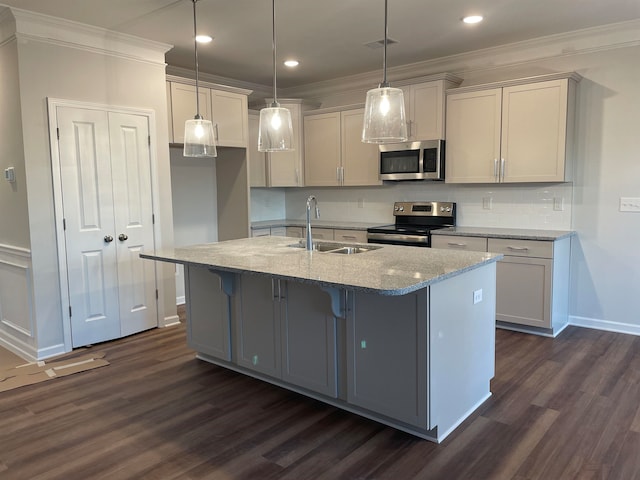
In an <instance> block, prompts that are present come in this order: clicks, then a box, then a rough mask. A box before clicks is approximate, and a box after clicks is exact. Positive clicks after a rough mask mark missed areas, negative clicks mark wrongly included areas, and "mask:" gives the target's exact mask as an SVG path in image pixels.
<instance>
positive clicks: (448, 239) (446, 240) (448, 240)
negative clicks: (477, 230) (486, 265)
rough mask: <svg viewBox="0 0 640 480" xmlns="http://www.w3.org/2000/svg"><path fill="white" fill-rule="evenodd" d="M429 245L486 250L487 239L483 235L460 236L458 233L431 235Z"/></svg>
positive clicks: (452, 248)
mask: <svg viewBox="0 0 640 480" xmlns="http://www.w3.org/2000/svg"><path fill="white" fill-rule="evenodd" d="M431 247H432V248H445V249H449V250H468V251H473V252H486V251H487V239H486V238H483V237H462V236H459V235H432V236H431Z"/></svg>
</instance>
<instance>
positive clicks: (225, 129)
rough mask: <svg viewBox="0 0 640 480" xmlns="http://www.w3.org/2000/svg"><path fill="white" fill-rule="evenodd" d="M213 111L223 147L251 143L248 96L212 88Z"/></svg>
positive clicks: (219, 139)
mask: <svg viewBox="0 0 640 480" xmlns="http://www.w3.org/2000/svg"><path fill="white" fill-rule="evenodd" d="M211 112H212V116H213V119H212V121H213V123H214V131H215V134H216V141H217V142H218V145H220V146H222V147H246V146H247V144H248V143H249V127H248V116H247V96H246V95H242V94H239V93H232V92H224V91H220V90H211Z"/></svg>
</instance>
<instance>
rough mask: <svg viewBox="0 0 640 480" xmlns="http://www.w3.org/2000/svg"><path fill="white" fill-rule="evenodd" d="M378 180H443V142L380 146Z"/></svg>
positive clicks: (427, 141)
mask: <svg viewBox="0 0 640 480" xmlns="http://www.w3.org/2000/svg"><path fill="white" fill-rule="evenodd" d="M380 180H444V140H424V141H421V142H402V143H387V144H384V145H380Z"/></svg>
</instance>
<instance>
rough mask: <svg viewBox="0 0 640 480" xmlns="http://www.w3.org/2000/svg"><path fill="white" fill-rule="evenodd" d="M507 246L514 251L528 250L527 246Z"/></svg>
mask: <svg viewBox="0 0 640 480" xmlns="http://www.w3.org/2000/svg"><path fill="white" fill-rule="evenodd" d="M507 248H508V249H509V250H514V251H516V252H526V251H528V250H529V247H512V246H511V245H509V246H507Z"/></svg>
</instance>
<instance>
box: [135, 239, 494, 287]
mask: <svg viewBox="0 0 640 480" xmlns="http://www.w3.org/2000/svg"><path fill="white" fill-rule="evenodd" d="M299 243H300V240H299V239H298V238H291V237H255V238H243V239H239V240H228V241H224V242H218V243H208V244H201V245H192V246H188V247H176V248H174V249H168V250H164V251H161V252H158V253H157V254H140V256H141V257H142V258H146V259H152V260H159V261H165V262H171V263H178V264H186V265H198V266H205V267H211V268H213V269H216V270H222V271H228V272H234V273H256V274H264V275H269V276H273V277H276V278H281V279H292V280H296V281H301V282H304V283H314V284H318V285H321V286H325V287H338V288H345V287H346V288H348V289H353V290H359V291H366V292H369V293H377V294H380V295H405V294H407V293H411V292H413V291H416V290H420V289H422V288H424V287H426V286H428V285H430V284H433V283H436V282H440V281H442V280H445V279H447V278H450V277H453V276H456V275H459V274H461V273H464V272H466V271H469V270H473V269H475V268H478V267H480V266H483V265H486V264H489V263H492V262H496V261H497V260H500V259H501V258H502V257H503V256H502V255H501V254H494V253H484V252H460V251H451V250H439V249H431V248H420V247H405V246H396V245H384V246H381V247H382V248H379V249H377V250H371V251H368V252H364V253H357V254H351V255H343V254H337V253H330V252H318V251H313V252H308V251H307V250H306V249H304V248H295V247H292V246H291V245H295V244H299ZM322 243H335V244H336V245H338V246H339V245H344V244H343V243H342V244H341V243H340V242H322ZM360 245H362V246H368V247H372V246H373V245H370V244H360ZM375 246H378V247H380V245H375Z"/></svg>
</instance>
